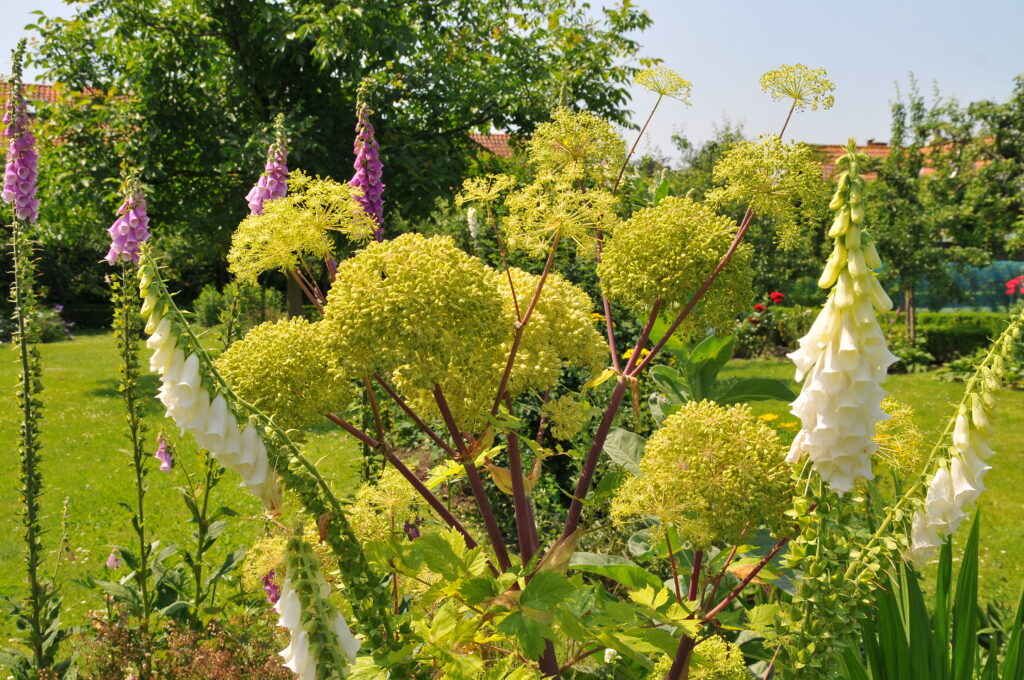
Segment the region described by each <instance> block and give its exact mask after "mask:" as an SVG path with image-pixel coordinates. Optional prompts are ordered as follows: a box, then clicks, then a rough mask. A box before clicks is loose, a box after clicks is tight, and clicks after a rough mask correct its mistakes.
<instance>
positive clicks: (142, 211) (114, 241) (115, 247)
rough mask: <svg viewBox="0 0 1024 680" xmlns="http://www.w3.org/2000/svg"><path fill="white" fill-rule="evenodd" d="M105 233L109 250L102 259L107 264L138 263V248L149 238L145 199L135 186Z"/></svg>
mask: <svg viewBox="0 0 1024 680" xmlns="http://www.w3.org/2000/svg"><path fill="white" fill-rule="evenodd" d="M133 184H135V183H134V182H133ZM107 233H108V234H110V250H108V251H107V255H106V257H105V258H104V259H105V260H106V261H107V262H108V263H110V264H114V263H116V262H118V261H121V262H136V263H137V262H138V261H139V247H140V246H141V245H142V244H143V243H145V241H146V240H147V239H148V238H149V215H148V214H147V212H146V197H145V196H144V195H143V193H142V190H141V189H139V188H138V187H137V186H134V187H133V188H132V189H131V190H130V191H129V193H128V197H127V198H125V199H124V201H123V202H122V203H121V206H120V207H119V208H118V209H117V219H116V220H114V223H113V224H112V225H110V228H109V229H107Z"/></svg>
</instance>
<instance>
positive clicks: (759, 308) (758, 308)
mask: <svg viewBox="0 0 1024 680" xmlns="http://www.w3.org/2000/svg"><path fill="white" fill-rule="evenodd" d="M764 310H765V306H764V305H762V304H761V303H760V302H758V303H757V304H756V305H754V311H755V312H763V311H764Z"/></svg>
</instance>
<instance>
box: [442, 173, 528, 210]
mask: <svg viewBox="0 0 1024 680" xmlns="http://www.w3.org/2000/svg"><path fill="white" fill-rule="evenodd" d="M515 185H516V179H515V177H510V176H509V175H485V176H483V177H470V178H469V179H467V180H466V181H465V182H463V183H462V191H461V192H459V194H458V195H457V196H456V197H455V204H456V205H459V206H462V205H465V204H466V203H480V204H483V205H485V206H491V205H494V204H495V203H497V202H498V199H499V198H501V196H502V195H503V194H504V193H505V192H507V191H509V190H510V189H512V188H513V187H514V186H515Z"/></svg>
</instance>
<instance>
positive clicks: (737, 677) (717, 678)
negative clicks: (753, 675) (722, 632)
mask: <svg viewBox="0 0 1024 680" xmlns="http://www.w3.org/2000/svg"><path fill="white" fill-rule="evenodd" d="M743 659H744V657H743V651H742V650H741V649H740V647H739V645H737V644H736V643H734V642H729V641H728V640H726V639H725V638H723V637H721V636H719V635H710V636H708V637H706V638H704V639H703V640H701V641H700V642H699V643H697V646H696V647H694V650H693V660H692V661H691V663H690V671H689V675H688V676H687V677H689V679H690V680H749V678H750V671H748V670H747V664H746V662H745V661H744V660H743ZM671 668H672V659H671V657H667V656H666V657H662V659H661V661H659V662H658V664H657V665H656V666H655V667H654V671H652V672H651V674H650V675H649V676H648V677H649V678H663V677H665V676H666V675H667V674H668V672H669V670H670V669H671Z"/></svg>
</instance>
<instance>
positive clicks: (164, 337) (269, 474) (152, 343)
mask: <svg viewBox="0 0 1024 680" xmlns="http://www.w3.org/2000/svg"><path fill="white" fill-rule="evenodd" d="M139 288H140V293H141V295H142V298H143V303H142V316H143V318H144V319H145V320H146V332H147V333H148V334H149V338H148V339H147V340H146V346H147V347H148V348H149V349H151V350H153V355H152V357H151V358H150V360H149V367H150V369H151V370H153V371H154V372H156V373H158V374H159V375H160V377H161V381H162V386H161V388H160V391H159V393H158V395H157V396H158V397H159V399H160V401H161V403H163V405H164V406H165V407H166V408H167V417H169V418H171V419H172V420H174V422H175V424H176V425H177V426H178V427H179V428H180V429H181V431H182V434H184V433H185V432H188V433H189V434H190V435H192V437H193V438H194V439H195V440H196V443H198V444H199V446H201V447H202V448H204V449H206V450H208V451H209V452H210V454H211V455H212V456H213V457H214V458H215V459H217V461H218V462H220V463H221V465H223V466H224V467H226V468H228V469H230V470H233V471H235V472H237V473H238V474H239V475H241V477H242V479H243V482H242V486H244V487H245V488H247V489H248V490H249V491H250V492H252V493H253V494H254V495H255V496H256V497H257V498H259V499H260V501H261V502H262V503H263V505H264V506H265V507H266V508H268V509H275V508H277V507H279V506H280V505H281V487H280V485H279V484H278V482H277V475H276V474H275V472H274V470H273V469H272V468H271V466H270V462H269V458H268V456H267V447H266V445H265V444H264V443H263V439H262V437H261V436H260V432H259V429H258V428H257V426H256V424H255V423H254V422H251V421H250V422H247V423H245V424H244V426H241V427H240V426H239V423H238V420H237V419H236V416H235V414H234V413H233V411H232V408H231V406H230V404H229V403H228V399H227V398H226V397H225V395H224V394H222V393H221V392H219V391H218V390H217V389H216V387H214V388H213V391H212V394H213V396H212V397H211V391H210V389H211V386H212V381H211V380H210V379H209V377H208V375H207V368H206V366H205V365H204V363H203V361H202V360H201V359H200V356H199V353H198V352H197V351H196V350H195V348H192V347H189V346H188V344H187V343H183V342H181V341H180V338H179V337H178V333H179V331H178V329H177V328H176V327H175V321H174V319H173V316H174V315H173V314H171V313H168V312H170V309H171V307H170V305H169V304H168V302H167V300H166V299H165V298H164V296H163V295H162V294H163V293H164V291H162V290H161V289H160V288H159V287H158V286H156V285H154V284H153V277H152V274H151V272H150V271H149V270H148V268H145V267H144V268H143V270H142V273H141V275H140V279H139Z"/></svg>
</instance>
